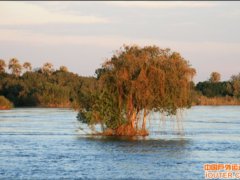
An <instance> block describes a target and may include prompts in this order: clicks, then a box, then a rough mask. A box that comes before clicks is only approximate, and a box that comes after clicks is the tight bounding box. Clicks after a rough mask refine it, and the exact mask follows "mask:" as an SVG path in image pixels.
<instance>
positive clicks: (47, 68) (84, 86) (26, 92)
mask: <svg viewBox="0 0 240 180" xmlns="http://www.w3.org/2000/svg"><path fill="white" fill-rule="evenodd" d="M7 70H9V71H10V72H9V71H8V72H7ZM94 81H95V79H94V78H93V77H81V76H78V75H77V74H74V73H72V72H69V71H68V69H67V67H65V66H61V67H60V68H59V69H56V70H55V69H54V67H53V65H52V64H51V63H49V62H47V63H45V64H44V65H43V66H42V67H40V68H35V69H34V70H32V66H31V63H29V62H25V63H23V64H21V63H20V62H19V60H18V59H16V58H12V59H10V61H9V63H8V64H7V63H6V61H4V60H2V59H1V60H0V95H1V96H4V97H5V98H7V99H8V100H9V101H11V102H12V103H13V105H14V106H15V107H21V106H31V107H34V106H42V107H77V105H78V104H79V103H78V101H79V94H81V93H83V92H84V91H88V90H89V89H93V88H94V87H93V86H94ZM4 102H6V101H4Z"/></svg>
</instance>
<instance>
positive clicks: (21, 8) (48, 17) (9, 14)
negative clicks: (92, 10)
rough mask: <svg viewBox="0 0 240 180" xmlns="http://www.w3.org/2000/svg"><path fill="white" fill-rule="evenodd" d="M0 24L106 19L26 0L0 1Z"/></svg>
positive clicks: (82, 21)
mask: <svg viewBox="0 0 240 180" xmlns="http://www.w3.org/2000/svg"><path fill="white" fill-rule="evenodd" d="M0 17H1V18H0V24H1V25H32V24H46V23H76V24H78V23H79V24H93V23H108V22H109V21H108V19H106V18H102V17H96V16H82V15H81V16H80V15H76V14H70V13H63V12H60V11H54V12H53V11H50V10H48V9H47V8H44V7H42V6H38V5H35V4H29V3H26V2H6V1H5V2H0Z"/></svg>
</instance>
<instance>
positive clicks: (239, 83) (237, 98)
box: [193, 72, 240, 105]
mask: <svg viewBox="0 0 240 180" xmlns="http://www.w3.org/2000/svg"><path fill="white" fill-rule="evenodd" d="M193 89H194V92H193V93H194V97H193V101H194V103H195V104H199V105H236V104H238V105H239V104H240V73H239V74H237V75H232V76H231V78H230V79H229V80H228V81H221V75H220V73H218V72H212V73H211V75H210V78H209V80H207V81H203V82H198V83H197V84H196V86H194V88H193Z"/></svg>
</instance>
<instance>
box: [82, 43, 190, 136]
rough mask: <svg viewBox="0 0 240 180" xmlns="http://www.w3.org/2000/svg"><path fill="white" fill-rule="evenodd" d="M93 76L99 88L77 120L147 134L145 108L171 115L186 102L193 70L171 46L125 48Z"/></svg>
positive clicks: (111, 130)
mask: <svg viewBox="0 0 240 180" xmlns="http://www.w3.org/2000/svg"><path fill="white" fill-rule="evenodd" d="M96 74H97V79H98V89H97V91H96V93H95V94H93V95H92V98H89V104H88V106H85V107H82V108H81V109H80V112H79V119H80V121H82V122H85V123H87V124H89V125H92V126H93V125H95V124H101V127H102V130H103V132H104V134H106V132H107V134H109V135H128V136H133V135H147V134H148V132H147V130H146V120H147V116H148V114H149V113H150V112H153V111H155V112H161V113H167V114H168V115H175V114H176V113H177V109H178V108H186V107H189V106H191V102H190V82H191V80H192V77H193V76H194V74H195V69H193V68H191V67H190V65H189V64H188V62H187V61H186V60H185V59H184V58H183V57H181V55H180V54H179V53H176V52H172V51H170V49H160V48H158V47H156V46H146V47H143V48H141V47H138V46H124V47H123V49H120V51H117V52H116V53H115V54H114V55H113V57H112V58H111V59H109V60H107V61H106V62H105V63H104V64H103V65H102V68H100V69H98V70H96ZM141 115H142V116H141ZM140 117H142V118H141V119H140ZM140 123H142V124H141V126H140V127H139V124H140Z"/></svg>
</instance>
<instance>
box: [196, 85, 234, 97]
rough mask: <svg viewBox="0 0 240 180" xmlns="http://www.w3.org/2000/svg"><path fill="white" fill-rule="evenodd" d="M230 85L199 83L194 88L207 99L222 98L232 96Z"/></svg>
mask: <svg viewBox="0 0 240 180" xmlns="http://www.w3.org/2000/svg"><path fill="white" fill-rule="evenodd" d="M230 87H231V84H230V82H227V81H224V82H215V83H212V82H209V81H204V82H199V83H198V84H197V86H196V90H197V91H200V92H201V93H202V95H204V96H207V97H224V96H227V95H228V96H232V92H231V89H230Z"/></svg>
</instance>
